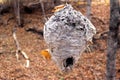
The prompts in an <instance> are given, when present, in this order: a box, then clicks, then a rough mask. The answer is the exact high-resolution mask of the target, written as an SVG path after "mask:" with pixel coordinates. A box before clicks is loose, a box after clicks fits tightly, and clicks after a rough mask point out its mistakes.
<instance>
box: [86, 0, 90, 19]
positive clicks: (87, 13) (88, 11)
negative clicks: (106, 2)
mask: <svg viewBox="0 0 120 80" xmlns="http://www.w3.org/2000/svg"><path fill="white" fill-rule="evenodd" d="M90 15H91V0H87V12H86V16H87V18H88V19H89V20H90V19H91V16H90Z"/></svg>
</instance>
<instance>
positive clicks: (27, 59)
mask: <svg viewBox="0 0 120 80" xmlns="http://www.w3.org/2000/svg"><path fill="white" fill-rule="evenodd" d="M13 38H14V41H15V43H16V47H17V50H16V57H17V60H19V55H18V53H21V54H22V55H23V57H24V58H25V59H26V64H25V67H29V65H30V61H29V57H28V56H27V54H26V53H25V52H24V51H22V50H21V47H20V45H19V42H18V40H17V37H16V29H14V30H13Z"/></svg>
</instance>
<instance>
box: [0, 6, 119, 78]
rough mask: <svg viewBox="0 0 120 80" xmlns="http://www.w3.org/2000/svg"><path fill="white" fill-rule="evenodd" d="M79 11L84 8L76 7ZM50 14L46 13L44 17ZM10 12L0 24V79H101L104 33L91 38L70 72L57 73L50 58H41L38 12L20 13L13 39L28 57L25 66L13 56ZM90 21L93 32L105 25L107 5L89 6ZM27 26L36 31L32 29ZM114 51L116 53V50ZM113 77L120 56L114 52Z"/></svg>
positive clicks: (106, 23) (103, 60) (40, 15)
mask: <svg viewBox="0 0 120 80" xmlns="http://www.w3.org/2000/svg"><path fill="white" fill-rule="evenodd" d="M77 10H79V11H83V14H85V13H84V12H85V11H84V10H82V9H79V8H77ZM52 14H53V13H51V12H50V11H48V12H47V16H51V15H52ZM11 16H13V15H12V14H11V13H6V14H4V15H3V16H2V20H3V22H4V23H3V24H0V80H103V79H105V75H106V51H107V47H106V45H107V44H106V41H107V38H106V36H105V37H104V38H99V36H98V39H96V40H95V41H94V44H93V45H92V47H93V50H92V51H91V52H84V53H83V54H82V55H81V58H80V60H79V61H78V64H76V65H75V68H74V69H73V71H72V72H69V73H61V72H60V71H59V69H58V68H57V66H56V65H55V64H54V62H53V61H51V60H45V59H44V58H43V57H42V56H41V55H40V51H41V50H43V49H46V48H47V47H46V45H45V42H44V39H43V35H42V34H41V33H40V32H41V31H42V29H43V26H44V18H43V15H42V13H41V12H40V11H36V12H34V13H32V14H24V21H25V25H24V27H23V28H20V27H17V38H18V41H19V43H20V46H21V48H22V50H23V51H25V52H26V53H27V55H28V56H29V58H30V67H29V68H25V67H24V63H25V59H24V58H23V56H22V55H21V54H19V55H20V58H19V61H17V59H16V56H15V51H16V46H15V42H14V39H13V36H12V30H13V28H14V26H15V25H16V22H15V20H14V19H10V20H9V18H10V17H11ZM91 18H92V19H91V20H92V22H93V24H94V25H95V27H96V28H97V34H99V33H102V32H103V31H107V30H108V27H109V5H97V6H95V5H94V6H92V17H91ZM31 29H34V30H37V31H36V32H34V31H32V30H31ZM117 53H120V50H118V52H117ZM116 73H117V76H116V79H118V80H119V79H120V57H119V54H117V60H116Z"/></svg>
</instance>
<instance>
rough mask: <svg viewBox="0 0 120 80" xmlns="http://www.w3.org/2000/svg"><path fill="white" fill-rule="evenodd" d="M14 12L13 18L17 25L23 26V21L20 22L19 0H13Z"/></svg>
mask: <svg viewBox="0 0 120 80" xmlns="http://www.w3.org/2000/svg"><path fill="white" fill-rule="evenodd" d="M13 4H14V12H15V18H16V20H17V23H18V26H21V27H22V26H23V23H22V17H21V14H20V6H21V5H20V4H21V3H20V0H14V3H13Z"/></svg>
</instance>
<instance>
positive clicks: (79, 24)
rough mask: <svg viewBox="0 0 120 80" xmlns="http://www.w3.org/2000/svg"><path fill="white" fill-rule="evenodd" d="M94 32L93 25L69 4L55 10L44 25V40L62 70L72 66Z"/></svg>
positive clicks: (69, 68)
mask: <svg viewBox="0 0 120 80" xmlns="http://www.w3.org/2000/svg"><path fill="white" fill-rule="evenodd" d="M95 33H96V29H95V27H94V25H93V24H92V23H91V22H90V21H89V20H88V19H87V18H86V17H85V16H83V15H82V14H81V12H78V11H76V10H74V9H73V7H72V6H71V5H69V4H66V5H65V6H64V8H62V9H61V10H59V11H58V12H55V13H54V15H53V16H51V17H50V19H49V20H48V21H47V22H46V23H45V26H44V39H45V42H46V44H47V45H48V48H49V51H50V54H51V57H52V59H53V60H54V61H55V63H56V64H57V66H58V67H59V68H60V70H62V71H68V70H71V69H72V68H73V66H74V65H75V63H76V62H77V61H78V59H79V58H80V55H81V54H82V52H83V51H84V50H85V49H86V47H87V46H88V44H87V43H88V42H91V41H92V37H93V35H94V34H95Z"/></svg>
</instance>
